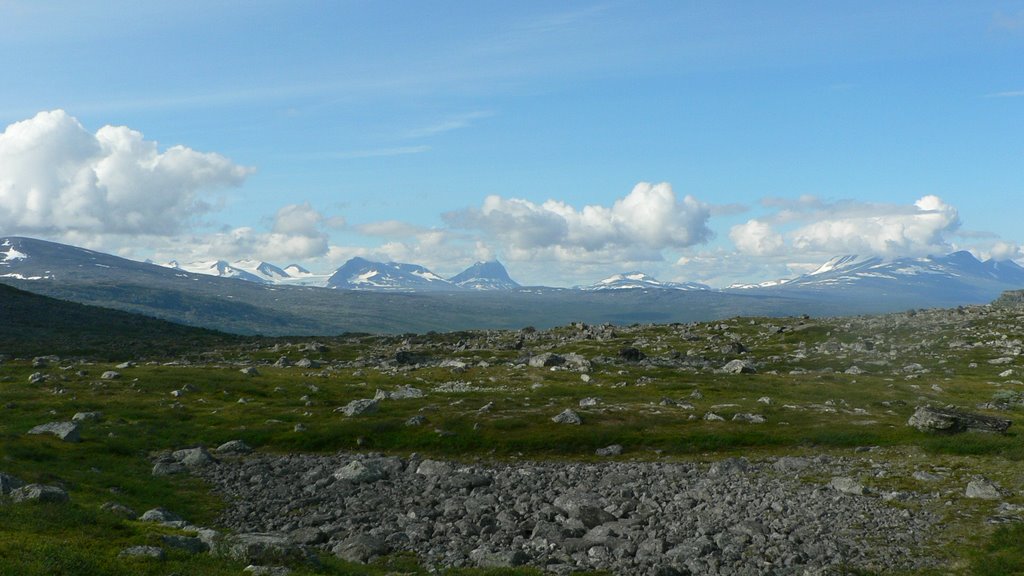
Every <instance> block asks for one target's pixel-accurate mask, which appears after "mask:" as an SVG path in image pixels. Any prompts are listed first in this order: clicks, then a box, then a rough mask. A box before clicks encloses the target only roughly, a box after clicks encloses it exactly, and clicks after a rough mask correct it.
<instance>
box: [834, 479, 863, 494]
mask: <svg viewBox="0 0 1024 576" xmlns="http://www.w3.org/2000/svg"><path fill="white" fill-rule="evenodd" d="M829 486H831V487H832V489H833V490H836V491H838V492H842V493H843V494H853V495H856V496H863V495H864V485H863V484H861V483H860V482H858V481H856V480H855V479H853V478H850V477H849V476H838V477H836V478H833V479H832V481H831V482H829Z"/></svg>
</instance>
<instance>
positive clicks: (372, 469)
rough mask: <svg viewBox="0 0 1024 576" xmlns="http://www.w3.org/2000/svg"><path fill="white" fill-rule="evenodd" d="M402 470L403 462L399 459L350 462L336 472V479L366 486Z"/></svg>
mask: <svg viewBox="0 0 1024 576" xmlns="http://www.w3.org/2000/svg"><path fill="white" fill-rule="evenodd" d="M401 470H402V461H401V460H400V459H398V458H393V457H389V458H369V459H366V460H353V461H351V462H349V463H348V464H346V465H344V466H342V467H341V468H338V470H337V471H335V472H334V477H335V478H337V479H338V480H348V481H349V482H352V483H354V484H366V483H369V482H376V481H377V480H381V479H383V478H387V477H388V476H390V475H391V474H393V473H397V472H401Z"/></svg>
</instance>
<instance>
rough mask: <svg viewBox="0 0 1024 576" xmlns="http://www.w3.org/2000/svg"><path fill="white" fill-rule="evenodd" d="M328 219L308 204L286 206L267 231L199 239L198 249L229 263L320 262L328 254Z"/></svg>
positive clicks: (247, 229)
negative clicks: (240, 260)
mask: <svg viewBox="0 0 1024 576" xmlns="http://www.w3.org/2000/svg"><path fill="white" fill-rule="evenodd" d="M329 222H330V219H328V218H326V217H325V216H324V215H323V214H321V213H319V212H317V211H316V210H314V209H313V207H311V206H310V205H309V204H308V203H305V204H289V205H287V206H283V207H281V208H280V209H278V211H277V213H276V214H275V215H274V219H273V224H272V226H271V231H270V232H269V233H267V232H260V231H258V230H254V229H253V228H250V227H240V228H235V229H233V230H230V231H228V232H221V233H218V234H212V235H209V236H206V237H203V238H202V240H201V242H200V244H199V246H200V247H201V248H200V249H201V250H202V251H205V254H201V255H196V256H194V257H197V256H198V257H207V258H217V259H226V260H233V259H237V258H258V259H261V260H267V261H270V262H289V263H291V262H294V261H298V260H305V259H311V258H320V257H323V256H325V255H327V254H328V252H329V251H330V247H329V245H328V235H327V233H326V232H325V231H324V227H325V226H326V225H328V223H329Z"/></svg>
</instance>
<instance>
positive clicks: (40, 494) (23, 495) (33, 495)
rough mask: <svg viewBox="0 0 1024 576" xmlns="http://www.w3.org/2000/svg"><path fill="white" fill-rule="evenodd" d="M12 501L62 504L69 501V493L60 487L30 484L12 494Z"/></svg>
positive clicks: (13, 491)
mask: <svg viewBox="0 0 1024 576" xmlns="http://www.w3.org/2000/svg"><path fill="white" fill-rule="evenodd" d="M10 496H11V501H13V502H15V503H18V502H52V503H55V504H61V503H63V502H67V501H68V493H67V492H65V491H64V489H63V488H61V487H59V486H47V485H45V484H29V485H27V486H22V487H21V488H16V489H14V490H11V492H10Z"/></svg>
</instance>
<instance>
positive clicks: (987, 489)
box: [964, 478, 1002, 500]
mask: <svg viewBox="0 0 1024 576" xmlns="http://www.w3.org/2000/svg"><path fill="white" fill-rule="evenodd" d="M964 496H967V497H968V498H978V499H981V500H998V499H999V498H1001V497H1002V494H1000V492H999V486H997V485H996V484H995V483H994V482H992V481H990V480H988V479H986V478H975V479H974V480H971V481H970V482H968V483H967V489H966V490H965V491H964Z"/></svg>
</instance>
